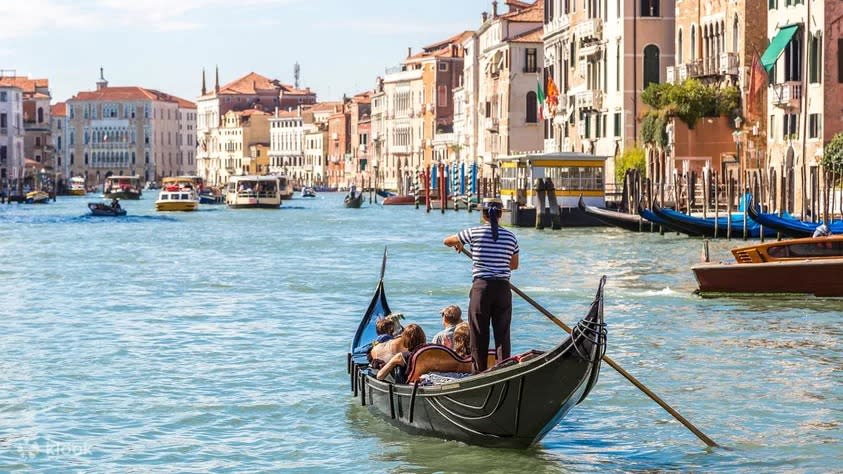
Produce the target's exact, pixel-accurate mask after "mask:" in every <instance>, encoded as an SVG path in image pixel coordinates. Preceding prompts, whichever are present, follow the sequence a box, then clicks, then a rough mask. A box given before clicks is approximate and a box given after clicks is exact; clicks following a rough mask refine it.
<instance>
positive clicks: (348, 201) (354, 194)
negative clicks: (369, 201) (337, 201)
mask: <svg viewBox="0 0 843 474" xmlns="http://www.w3.org/2000/svg"><path fill="white" fill-rule="evenodd" d="M343 204H345V207H351V208H359V207H360V206H361V205H362V204H363V193H362V192H359V191H353V190H352V191H349V192H348V194H346V195H345V199H343Z"/></svg>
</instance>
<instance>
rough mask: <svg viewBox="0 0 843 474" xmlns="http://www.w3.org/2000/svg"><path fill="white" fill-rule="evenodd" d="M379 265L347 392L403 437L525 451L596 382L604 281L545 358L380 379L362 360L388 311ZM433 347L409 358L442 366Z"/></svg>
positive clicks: (353, 354)
mask: <svg viewBox="0 0 843 474" xmlns="http://www.w3.org/2000/svg"><path fill="white" fill-rule="evenodd" d="M385 264H386V253H384V261H383V265H382V267H381V278H380V280H379V282H378V285H377V287H376V289H375V294H374V296H373V297H372V300H371V303H370V304H369V307H368V309H367V310H366V312H365V314H364V316H363V319H362V321H361V322H360V325H359V327H358V328H357V332H356V333H355V335H354V339H353V340H352V343H351V351H350V352H349V354H348V371H349V374H350V379H351V380H350V381H351V390H352V391H353V393H354V396H355V397H356V398H357V399H359V402H360V403H361V404H362V405H364V406H368V407H369V408H370V410H371V411H372V412H373V413H374V414H376V415H378V416H380V417H381V418H383V419H384V420H386V421H387V422H389V423H391V424H393V425H395V426H397V427H399V428H400V429H402V430H403V431H405V432H408V433H411V434H420V435H427V436H434V437H440V438H445V439H452V440H458V441H462V442H465V443H468V444H474V445H481V446H489V447H504V448H527V447H530V446H532V445H534V444H535V443H537V442H539V441H540V440H541V439H542V438H543V437H544V436H545V435H546V434H547V433H548V432H549V431H550V430H551V429H553V427H554V426H556V425H557V424H558V423H559V421H560V420H561V419H562V418H563V417H564V416H565V415H566V414H567V413H568V411H569V410H571V408H573V407H574V406H575V405H577V404H578V403H580V402H582V401H583V400H584V399H585V398H586V396H587V395H588V394H589V392H590V391H591V389H592V388H593V387H594V385H595V383H596V382H597V378H598V374H599V371H600V365H601V360H602V356H603V353H604V352H605V348H606V329H605V324H604V322H603V285H604V283H605V277H604V278H602V279H601V280H600V285H599V287H598V290H597V295H596V296H595V298H594V301H593V302H592V303H591V307H590V309H589V311H588V314H587V315H586V316H585V317H584V318H583V319H582V320H581V321H580V322H579V324H577V326H576V327H575V328H574V330H573V336H569V335H565V336H564V337H560V341H559V343H558V344H557V345H556V346H555V347H553V348H551V349H550V350H548V351H546V352H531V353H530V354H531V357H529V358H527V357H525V358H522V359H520V360H519V359H518V358H510V359H508V360H507V361H505V362H503V363H499V364H498V365H497V366H495V367H493V368H492V369H489V370H487V371H485V372H482V373H480V374H476V375H469V376H467V377H464V378H459V379H455V380H452V381H450V382H448V383H445V384H440V385H423V384H420V383H419V382H418V381H414V378H415V377H417V376H419V375H421V374H420V373H419V372H420V370H417V368H416V367H414V366H413V365H414V364H415V363H416V362H413V363H411V367H409V368H408V373H409V374H410V377H409V378H408V380H409V381H410V382H411V383H408V384H402V383H395V382H393V381H390V380H378V379H377V378H376V377H375V374H376V372H377V371H375V370H374V369H372V368H370V366H369V362H368V360H367V357H366V353H367V349H368V347H369V346H370V342H371V341H373V340H374V339H375V336H376V333H375V323H376V321H377V320H378V318H382V317H384V316H385V315H387V314H389V313H390V312H391V311H390V308H389V305H388V304H387V301H386V294H385V292H384V284H383V270H384V266H385ZM439 347H441V346H432V348H431V346H423V348H422V349H419V350H417V351H416V353H415V355H414V356H413V359H417V358H421V357H422V355H423V354H424V353H426V352H427V353H439V355H440V356H442V357H441V358H442V359H447V358H448V357H447V349H446V348H444V347H443V348H442V349H438V348H439ZM428 349H429V350H428ZM451 362H452V363H453V364H455V365H451V367H449V368H450V369H454V368H458V367H459V364H464V361H457V360H452V361H451ZM463 370H465V369H463Z"/></svg>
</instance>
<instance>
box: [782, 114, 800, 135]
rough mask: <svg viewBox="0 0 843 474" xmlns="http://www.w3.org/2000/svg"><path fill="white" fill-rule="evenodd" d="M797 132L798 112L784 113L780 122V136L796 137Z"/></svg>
mask: <svg viewBox="0 0 843 474" xmlns="http://www.w3.org/2000/svg"><path fill="white" fill-rule="evenodd" d="M798 133H799V115H798V114H784V121H783V122H782V138H784V139H785V140H787V139H788V138H791V139H796V138H798V135H797V134H798Z"/></svg>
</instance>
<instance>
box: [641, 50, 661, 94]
mask: <svg viewBox="0 0 843 474" xmlns="http://www.w3.org/2000/svg"><path fill="white" fill-rule="evenodd" d="M650 83H653V84H658V83H659V47H658V46H656V45H654V44H650V45H647V46H646V47H645V48H644V89H646V88H647V86H648V85H650Z"/></svg>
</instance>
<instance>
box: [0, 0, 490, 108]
mask: <svg viewBox="0 0 843 474" xmlns="http://www.w3.org/2000/svg"><path fill="white" fill-rule="evenodd" d="M491 3H492V2H491V0H0V69H2V70H5V71H6V72H5V74H6V75H9V74H10V73H9V70H13V71H15V73H16V74H17V75H19V76H29V77H30V78H47V79H49V81H50V91H51V95H52V98H53V102H54V103H55V102H61V101H65V100H67V99H69V98H71V97H72V96H74V95H75V94H77V93H78V92H80V91H89V90H94V89H95V88H96V84H95V83H96V81H97V80H98V78H99V69H100V67H102V68H104V73H105V78H106V79H107V80H108V82H109V85H110V86H141V87H146V88H149V89H157V90H160V91H163V92H166V93H168V94H172V95H176V96H179V97H182V98H185V99H188V100H191V101H195V99H196V98H197V97H198V96H199V93H200V89H201V84H202V69H203V68H204V69H205V71H206V77H207V85H208V87H209V88H210V87H213V84H214V68H215V67H217V66H219V74H220V84H221V85H223V84H225V83H228V82H230V81H233V80H235V79H237V78H239V77H241V76H244V75H246V74H248V73H249V72H252V71H254V72H257V73H259V74H262V75H264V76H267V77H269V78H271V79H278V80H280V81H281V82H283V83H285V84H293V82H294V78H293V65H294V64H295V63H296V62H298V63H299V64H300V67H301V78H300V86H301V87H310V88H311V89H313V90H314V91H316V93H317V99H318V100H320V101H322V100H337V99H339V98H340V97H342V95H343V94H348V95H353V94H356V93H358V92H362V91H365V90H370V89H372V88H373V87H374V85H375V79H376V77H377V76H378V75H382V74H383V73H384V71H385V69H386V68H389V67H394V66H397V65H398V64H400V63H401V61H402V60H403V59H404V58H405V57H406V55H407V48H408V47H412V48H413V52H418V51H419V50H420V49H421V47H423V46H426V45H429V44H432V43H435V42H437V41H439V40H442V39H445V38H448V37H450V36H452V35H455V34H457V33H459V32H462V31H464V30H474V29H476V28H478V27H479V26H480V24H481V20H482V19H481V14H482V12H483V11H491V9H492V7H491ZM499 3H500V4H501V5H502V6H501V7H499V9H500V11H501V12H503V11H504V10H506V6H504V5H503V4H504V2H503V0H501V1H500V2H499Z"/></svg>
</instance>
